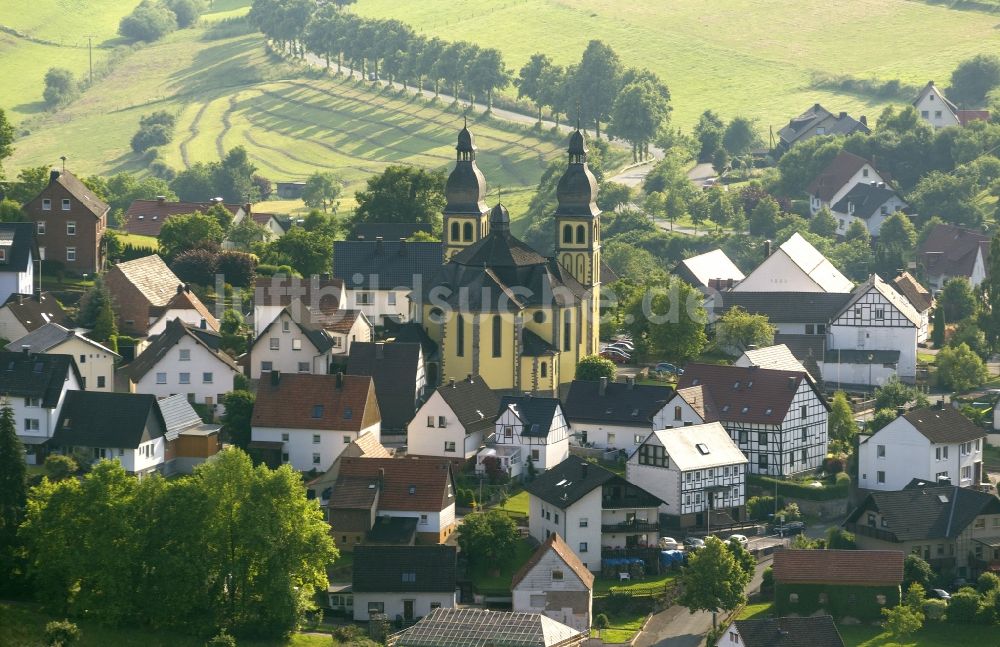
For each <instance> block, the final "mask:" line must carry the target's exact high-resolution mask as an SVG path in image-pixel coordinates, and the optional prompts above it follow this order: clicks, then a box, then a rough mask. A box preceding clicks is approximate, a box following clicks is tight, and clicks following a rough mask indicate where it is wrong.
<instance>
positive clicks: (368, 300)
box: [354, 292, 375, 306]
mask: <svg viewBox="0 0 1000 647" xmlns="http://www.w3.org/2000/svg"><path fill="white" fill-rule="evenodd" d="M354 300H355V302H356V303H357V304H358V305H359V306H370V305H371V304H373V303H375V299H374V295H373V294H372V293H371V292H358V293H357V296H356V297H355V298H354Z"/></svg>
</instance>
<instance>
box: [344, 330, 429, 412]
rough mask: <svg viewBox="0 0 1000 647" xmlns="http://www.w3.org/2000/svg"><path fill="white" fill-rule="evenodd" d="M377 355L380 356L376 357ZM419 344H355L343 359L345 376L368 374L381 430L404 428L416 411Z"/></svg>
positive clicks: (357, 342)
mask: <svg viewBox="0 0 1000 647" xmlns="http://www.w3.org/2000/svg"><path fill="white" fill-rule="evenodd" d="M379 353H381V357H379ZM419 366H420V344H410V343H406V342H392V343H388V344H386V343H382V342H370V341H364V342H362V341H356V342H354V343H352V344H351V354H350V355H349V356H348V358H347V374H348V375H370V376H371V378H372V380H373V381H374V382H375V397H376V398H377V399H378V409H379V411H381V412H382V430H383V431H385V430H387V429H405V428H406V425H408V424H409V423H410V421H411V420H413V415H414V414H415V413H416V412H417V406H416V391H417V383H416V379H417V370H418V368H419Z"/></svg>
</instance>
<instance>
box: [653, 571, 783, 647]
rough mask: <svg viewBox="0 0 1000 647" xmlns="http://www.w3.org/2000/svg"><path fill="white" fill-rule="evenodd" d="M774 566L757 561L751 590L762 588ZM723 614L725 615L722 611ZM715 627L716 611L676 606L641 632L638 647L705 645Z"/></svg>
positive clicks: (659, 616) (749, 589)
mask: <svg viewBox="0 0 1000 647" xmlns="http://www.w3.org/2000/svg"><path fill="white" fill-rule="evenodd" d="M770 565H771V560H770V558H768V559H767V560H766V561H764V562H762V563H760V564H757V568H755V569H754V573H753V577H752V578H751V579H750V586H748V587H747V593H753V592H756V591H759V590H760V581H761V577H762V576H763V573H764V569H765V568H767V567H768V566H770ZM720 617H721V614H720ZM711 629H712V614H711V613H708V612H707V611H696V612H695V613H691V612H690V611H688V610H687V608H685V607H682V606H672V607H670V608H669V609H666V610H664V611H662V612H660V613H658V614H656V615H655V616H653V617H652V619H650V621H649V624H648V625H646V631H644V632H642V633H641V634H640V635H639V638H638V639H637V640H636V642H635V645H636V647H702V645H704V644H705V634H707V633H708V632H709V631H711Z"/></svg>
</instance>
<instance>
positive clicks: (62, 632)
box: [45, 620, 80, 647]
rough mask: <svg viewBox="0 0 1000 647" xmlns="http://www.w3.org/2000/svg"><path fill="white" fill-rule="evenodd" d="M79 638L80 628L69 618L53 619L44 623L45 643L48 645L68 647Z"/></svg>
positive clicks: (50, 646)
mask: <svg viewBox="0 0 1000 647" xmlns="http://www.w3.org/2000/svg"><path fill="white" fill-rule="evenodd" d="M79 640H80V628H79V627H77V626H76V623H73V622H70V621H69V620H53V621H52V622H50V623H48V624H46V625H45V644H46V645H48V647H69V645H72V644H73V643H75V642H78V641H79Z"/></svg>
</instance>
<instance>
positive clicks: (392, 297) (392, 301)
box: [385, 291, 396, 306]
mask: <svg viewBox="0 0 1000 647" xmlns="http://www.w3.org/2000/svg"><path fill="white" fill-rule="evenodd" d="M385 303H386V305H390V306H394V305H396V293H395V292H392V291H390V292H389V293H388V294H387V295H385Z"/></svg>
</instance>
